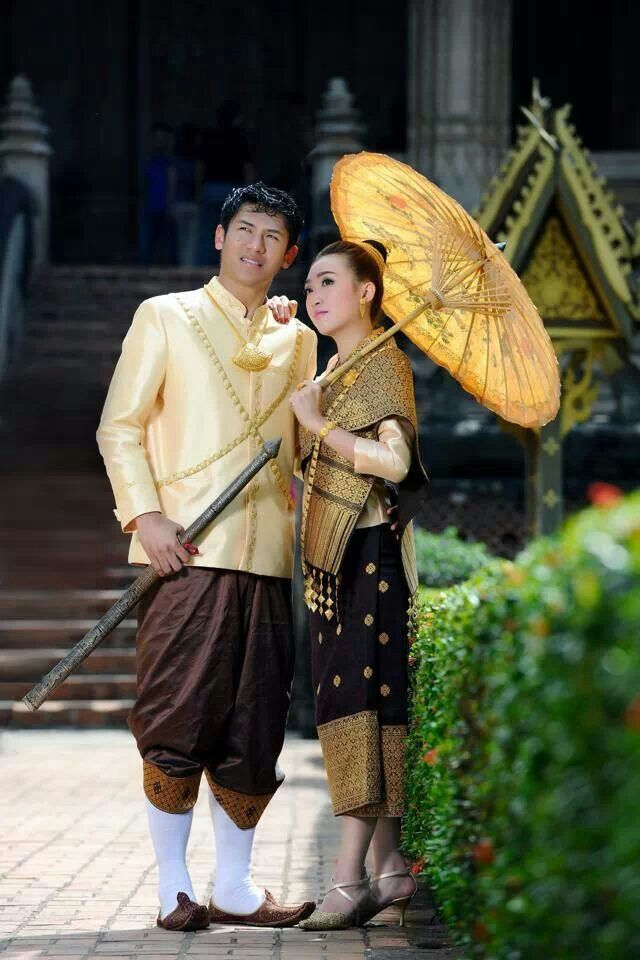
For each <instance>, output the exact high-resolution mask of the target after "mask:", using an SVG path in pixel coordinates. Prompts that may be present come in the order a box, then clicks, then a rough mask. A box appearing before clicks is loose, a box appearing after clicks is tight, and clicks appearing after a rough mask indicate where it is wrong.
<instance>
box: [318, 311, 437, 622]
mask: <svg viewBox="0 0 640 960" xmlns="http://www.w3.org/2000/svg"><path fill="white" fill-rule="evenodd" d="M382 332H383V329H382V328H377V329H376V330H374V331H373V333H372V334H371V335H370V336H369V337H368V338H367V340H365V341H364V342H363V343H361V344H360V345H359V347H358V349H359V350H361V349H362V347H363V346H364V345H365V344H366V343H368V342H369V341H370V340H371V339H372V338H375V337H378V336H379V335H380V334H381V333H382ZM322 412H323V414H324V416H325V417H327V418H328V419H329V420H332V421H334V422H335V423H337V424H338V426H340V427H343V428H344V429H345V430H349V431H350V432H351V433H354V434H356V435H357V436H359V437H366V438H368V439H377V428H378V424H379V423H380V422H381V421H382V420H384V419H386V418H388V417H404V418H405V419H406V420H408V421H409V423H411V426H412V427H413V431H414V449H413V455H412V458H411V468H410V470H409V473H408V475H407V477H406V478H405V480H404V481H403V482H402V483H401V484H400V485H399V486H398V488H397V503H398V524H399V528H400V533H402V531H403V530H404V528H405V527H406V525H407V524H408V523H409V522H410V520H411V519H412V518H413V516H415V514H416V513H417V511H418V510H419V508H420V506H421V504H422V502H423V501H424V498H425V495H426V482H427V478H426V475H425V472H424V469H423V467H422V463H421V461H420V454H419V450H418V443H417V434H418V430H417V426H418V425H417V417H416V405H415V397H414V391H413V375H412V371H411V364H410V362H409V358H408V357H407V356H406V355H405V354H404V353H403V352H402V351H401V350H399V349H398V347H397V345H396V342H395V340H394V339H393V338H390V339H388V340H386V341H385V342H384V343H382V344H380V347H379V348H377V349H373V350H372V351H371V352H370V353H368V354H367V355H366V356H365V357H363V358H362V359H361V360H358V361H356V363H355V364H354V365H353V366H352V367H351V369H350V370H348V371H347V372H346V373H345V374H344V376H343V377H341V379H340V380H338V381H336V382H335V383H334V384H332V385H331V386H330V387H329V388H328V389H327V390H326V391H325V394H324V396H323V402H322ZM300 451H301V460H302V464H303V468H304V469H305V491H304V499H303V506H302V525H301V538H302V566H303V573H304V576H305V602H306V604H307V606H308V607H309V608H310V609H311V610H314V611H315V610H316V609H318V608H320V610H321V611H322V612H323V613H324V616H325V617H326V618H327V619H331V617H332V616H333V615H334V613H335V611H334V610H333V607H334V606H335V604H336V600H337V596H336V591H337V588H338V585H339V580H340V568H341V565H342V560H343V557H344V553H345V550H346V548H347V544H348V543H349V539H350V537H351V534H352V533H353V530H354V529H355V526H356V523H357V520H358V517H359V515H360V513H361V511H362V509H363V507H364V505H365V502H366V500H367V497H368V496H369V493H370V491H371V487H372V486H373V484H374V482H375V479H376V478H375V477H373V476H367V475H365V474H359V473H356V472H355V470H354V467H353V464H352V463H350V462H349V461H348V460H346V459H344V458H343V457H341V456H340V455H339V454H338V453H336V451H335V450H333V449H332V448H331V447H330V446H329V444H327V443H326V442H324V441H321V440H320V439H319V438H318V437H317V436H316V435H315V434H313V433H310V432H309V431H307V430H305V429H304V428H302V427H301V428H300Z"/></svg>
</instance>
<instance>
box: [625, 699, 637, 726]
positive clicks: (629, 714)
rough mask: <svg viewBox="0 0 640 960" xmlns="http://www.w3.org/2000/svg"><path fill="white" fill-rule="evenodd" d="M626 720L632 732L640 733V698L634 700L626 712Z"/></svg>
mask: <svg viewBox="0 0 640 960" xmlns="http://www.w3.org/2000/svg"><path fill="white" fill-rule="evenodd" d="M624 719H625V722H626V724H627V726H628V727H629V729H630V730H635V731H636V732H638V733H640V696H639V697H634V698H633V700H632V701H631V703H630V704H629V706H628V707H627V709H626V711H625V715H624Z"/></svg>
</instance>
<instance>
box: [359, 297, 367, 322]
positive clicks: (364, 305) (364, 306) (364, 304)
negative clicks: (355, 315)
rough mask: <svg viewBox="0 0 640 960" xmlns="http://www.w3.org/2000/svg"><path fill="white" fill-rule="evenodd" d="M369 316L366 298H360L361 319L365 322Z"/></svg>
mask: <svg viewBox="0 0 640 960" xmlns="http://www.w3.org/2000/svg"><path fill="white" fill-rule="evenodd" d="M366 315H367V301H366V300H365V298H364V297H360V319H361V320H364V318H365V317H366Z"/></svg>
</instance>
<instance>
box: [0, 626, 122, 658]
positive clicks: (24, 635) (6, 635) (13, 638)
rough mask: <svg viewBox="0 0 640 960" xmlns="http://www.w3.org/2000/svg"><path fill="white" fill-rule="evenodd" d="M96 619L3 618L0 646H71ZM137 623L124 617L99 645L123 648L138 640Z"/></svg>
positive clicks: (0, 628)
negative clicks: (136, 636) (136, 638)
mask: <svg viewBox="0 0 640 960" xmlns="http://www.w3.org/2000/svg"><path fill="white" fill-rule="evenodd" d="M96 622H97V619H96V620H75V619H74V620H63V619H47V620H0V649H3V650H20V649H22V650H35V649H37V648H39V647H40V648H41V647H52V646H55V647H66V648H67V649H71V647H72V646H73V645H74V644H75V643H77V642H78V640H80V639H81V638H82V637H83V636H84V635H85V633H87V632H88V631H89V630H91V628H92V627H93V626H95V624H96ZM136 629H137V623H136V621H135V620H133V619H127V620H123V621H122V622H121V623H119V624H118V626H117V627H115V628H114V629H113V630H112V631H111V633H110V634H109V635H108V636H107V637H105V639H104V640H103V641H102V643H101V644H100V646H101V647H122V646H124V645H125V644H127V643H134V642H135V635H136Z"/></svg>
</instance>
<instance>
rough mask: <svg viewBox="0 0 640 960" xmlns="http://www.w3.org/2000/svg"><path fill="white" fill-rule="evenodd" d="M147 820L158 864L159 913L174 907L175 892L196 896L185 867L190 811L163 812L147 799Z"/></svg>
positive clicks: (193, 897) (165, 913) (169, 910)
mask: <svg viewBox="0 0 640 960" xmlns="http://www.w3.org/2000/svg"><path fill="white" fill-rule="evenodd" d="M147 819H148V821H149V831H150V833H151V840H152V842H153V849H154V850H155V854H156V861H157V863H158V897H159V898H160V916H161V918H162V919H163V920H164V918H165V917H166V916H167V914H169V913H171V912H172V911H173V910H175V909H176V907H177V905H178V894H179V893H186V895H187V896H188V897H189V899H190V900H194V901H195V899H196V897H195V894H194V892H193V887H192V886H191V877H190V876H189V871H188V870H187V843H188V841H189V834H190V833H191V821H192V820H193V810H189V812H188V813H165V812H164V810H158V808H157V807H154V805H153V804H152V803H151V802H150V801H149V800H147Z"/></svg>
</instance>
